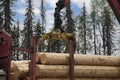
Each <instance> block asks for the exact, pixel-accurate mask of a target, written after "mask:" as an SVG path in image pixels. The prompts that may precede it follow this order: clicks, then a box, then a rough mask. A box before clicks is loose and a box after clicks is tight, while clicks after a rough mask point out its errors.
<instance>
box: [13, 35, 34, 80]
mask: <svg viewBox="0 0 120 80" xmlns="http://www.w3.org/2000/svg"><path fill="white" fill-rule="evenodd" d="M12 50H18V51H26V52H30V60H31V62H30V65H29V69H30V73H29V75H30V80H36V37H35V36H32V38H31V49H25V48H12Z"/></svg>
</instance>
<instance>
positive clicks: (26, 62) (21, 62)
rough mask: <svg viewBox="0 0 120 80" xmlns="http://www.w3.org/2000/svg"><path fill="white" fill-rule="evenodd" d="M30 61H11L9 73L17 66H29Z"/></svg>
mask: <svg viewBox="0 0 120 80" xmlns="http://www.w3.org/2000/svg"><path fill="white" fill-rule="evenodd" d="M29 62H30V60H22V61H11V68H10V70H11V72H13V71H14V68H15V67H17V66H21V65H23V64H29Z"/></svg>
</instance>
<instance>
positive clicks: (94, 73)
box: [36, 65, 120, 78]
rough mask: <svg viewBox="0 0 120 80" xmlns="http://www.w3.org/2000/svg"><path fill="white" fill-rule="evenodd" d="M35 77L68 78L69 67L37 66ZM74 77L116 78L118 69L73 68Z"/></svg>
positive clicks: (119, 75) (119, 69) (100, 67)
mask: <svg viewBox="0 0 120 80" xmlns="http://www.w3.org/2000/svg"><path fill="white" fill-rule="evenodd" d="M36 73H37V77H39V78H41V77H42V78H64V77H69V66H66V65H37V68H36ZM74 73H75V77H82V78H85V77H87V78H88V77H89V78H93V77H98V78H103V77H104V78H118V77H120V67H107V66H106V67H105V66H75V72H74Z"/></svg>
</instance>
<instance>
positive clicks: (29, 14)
mask: <svg viewBox="0 0 120 80" xmlns="http://www.w3.org/2000/svg"><path fill="white" fill-rule="evenodd" d="M27 3H28V5H27V8H26V14H25V16H26V18H25V21H24V26H25V27H24V32H25V40H26V41H25V43H26V46H25V47H26V48H30V38H31V36H32V34H33V31H32V26H33V15H34V13H33V7H32V1H31V0H27Z"/></svg>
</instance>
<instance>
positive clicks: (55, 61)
mask: <svg viewBox="0 0 120 80" xmlns="http://www.w3.org/2000/svg"><path fill="white" fill-rule="evenodd" d="M36 57H37V61H36V80H69V54H62V53H60V54H58V53H37V56H36ZM29 62H30V61H26V62H25V61H19V62H16V61H12V62H11V76H12V79H11V80H30V79H29ZM74 62H75V66H74V77H75V80H120V56H100V55H80V54H75V55H74ZM13 63H14V65H15V66H13ZM13 74H14V77H13ZM13 78H14V79H13Z"/></svg>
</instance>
